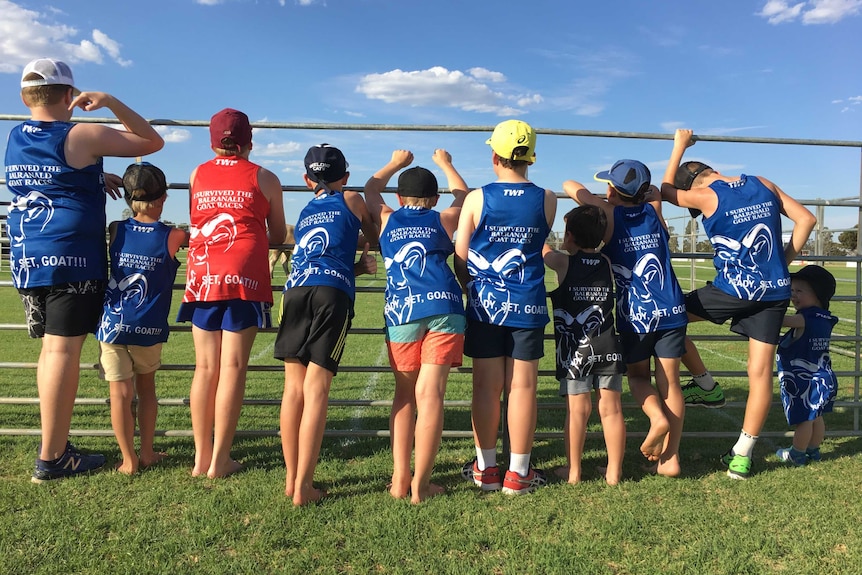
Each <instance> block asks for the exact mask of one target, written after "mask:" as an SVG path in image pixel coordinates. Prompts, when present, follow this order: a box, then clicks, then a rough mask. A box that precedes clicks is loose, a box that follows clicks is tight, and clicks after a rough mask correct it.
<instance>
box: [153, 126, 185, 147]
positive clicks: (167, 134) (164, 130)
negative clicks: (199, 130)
mask: <svg viewBox="0 0 862 575" xmlns="http://www.w3.org/2000/svg"><path fill="white" fill-rule="evenodd" d="M155 129H156V132H158V133H159V134H160V135H161V136H162V138H164V140H165V142H167V143H169V144H179V143H182V142H187V141H188V140H189V138H191V137H192V133H191V132H190V131H188V130H186V129H185V128H172V127H171V126H155Z"/></svg>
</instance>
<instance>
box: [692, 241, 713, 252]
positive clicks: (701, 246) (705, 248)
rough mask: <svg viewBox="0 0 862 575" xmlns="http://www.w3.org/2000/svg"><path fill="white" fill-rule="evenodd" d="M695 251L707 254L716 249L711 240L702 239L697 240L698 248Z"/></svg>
mask: <svg viewBox="0 0 862 575" xmlns="http://www.w3.org/2000/svg"><path fill="white" fill-rule="evenodd" d="M695 251H697V252H702V253H707V254H709V253H712V252H713V251H714V250H713V248H712V242H710V241H709V240H701V241H699V242H697V249H696V250H695Z"/></svg>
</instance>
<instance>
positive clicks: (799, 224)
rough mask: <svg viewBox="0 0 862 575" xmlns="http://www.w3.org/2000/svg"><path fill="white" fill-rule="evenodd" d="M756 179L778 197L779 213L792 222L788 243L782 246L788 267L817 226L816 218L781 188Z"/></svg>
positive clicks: (764, 179) (764, 180) (760, 177)
mask: <svg viewBox="0 0 862 575" xmlns="http://www.w3.org/2000/svg"><path fill="white" fill-rule="evenodd" d="M758 179H759V180H760V181H761V182H763V185H764V186H766V187H767V188H769V189H770V190H772V192H773V193H774V194H775V195H777V196H778V199H779V201H780V202H781V213H782V214H784V215H785V216H787V217H788V218H790V219H791V221H793V231H792V232H791V234H790V241H789V242H787V245H786V246H784V259H785V261H786V262H787V265H790V264H791V263H792V262H793V260H795V259H796V256H797V255H798V254H799V252H800V251H802V248H803V247H804V246H805V242H807V241H808V236H810V235H811V230H813V229H814V226H815V225H817V218H816V217H815V216H814V214H812V213H811V212H810V211H809V210H808V208H806V207H805V206H803V205H802V204H800V203H799V202H797V201H796V200H794V199H793V198H791V197H790V196H788V195H787V194H785V193H784V192H783V191H782V190H781V188H779V187H778V186H777V185H775V184H774V183H772V182H770V181H769V180H767V179H766V178H764V177H762V176H758Z"/></svg>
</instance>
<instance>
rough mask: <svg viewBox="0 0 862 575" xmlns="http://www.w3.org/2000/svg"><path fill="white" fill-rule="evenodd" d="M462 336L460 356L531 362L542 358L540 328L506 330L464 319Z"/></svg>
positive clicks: (542, 328) (505, 328)
mask: <svg viewBox="0 0 862 575" xmlns="http://www.w3.org/2000/svg"><path fill="white" fill-rule="evenodd" d="M464 336H465V337H464V355H466V356H467V357H472V358H479V359H485V358H492V357H511V358H512V359H520V360H523V361H533V360H535V359H541V358H542V357H543V356H544V355H545V328H544V327H530V328H526V327H507V326H504V325H492V324H490V323H482V322H480V321H477V320H474V319H470V318H467V331H466V332H465V334H464Z"/></svg>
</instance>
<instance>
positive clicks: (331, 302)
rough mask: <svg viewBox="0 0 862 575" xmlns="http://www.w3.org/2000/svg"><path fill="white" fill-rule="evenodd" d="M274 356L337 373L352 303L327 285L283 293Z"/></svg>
mask: <svg viewBox="0 0 862 575" xmlns="http://www.w3.org/2000/svg"><path fill="white" fill-rule="evenodd" d="M282 305H283V306H284V307H283V310H282V316H281V322H280V324H279V326H278V335H277V336H276V337H275V349H274V351H273V356H274V357H275V358H276V359H280V360H282V361H284V360H286V359H298V360H299V361H300V362H302V364H303V365H305V366H308V364H309V363H315V364H317V365H319V366H321V367H324V368H326V369H328V370H329V371H331V372H332V374H333V375H335V374H336V373H338V364H339V363H341V356H342V355H343V354H344V340H345V338H346V337H347V331H348V330H349V329H350V325H351V322H352V320H353V300H352V299H350V296H348V295H347V294H346V293H345V292H343V291H341V290H340V289H338V288H334V287H329V286H300V287H294V288H290V289H289V290H287V291H286V292H284V299H283V303H282Z"/></svg>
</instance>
